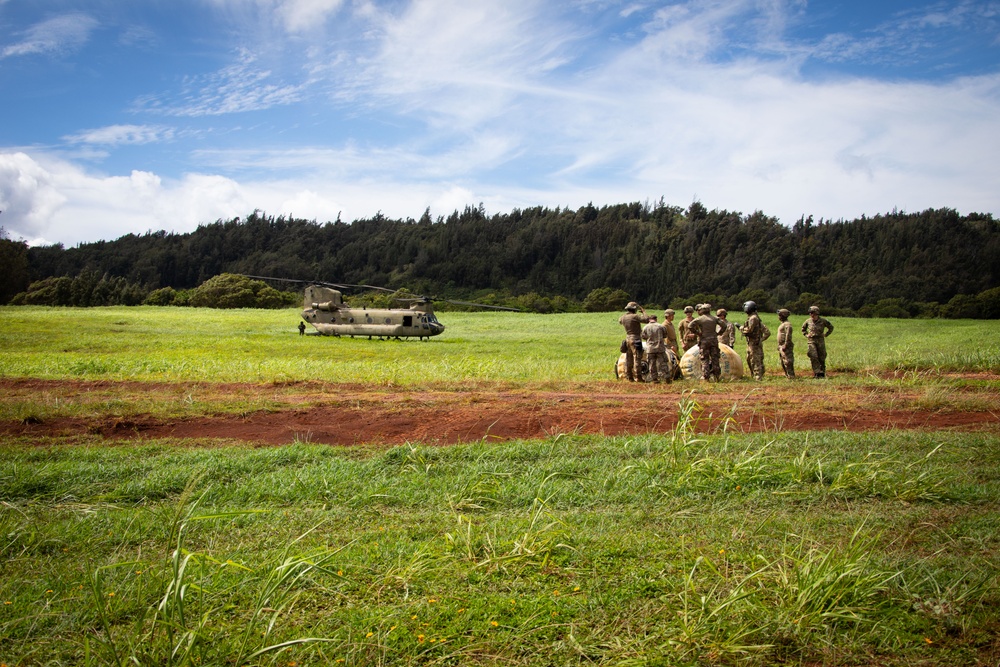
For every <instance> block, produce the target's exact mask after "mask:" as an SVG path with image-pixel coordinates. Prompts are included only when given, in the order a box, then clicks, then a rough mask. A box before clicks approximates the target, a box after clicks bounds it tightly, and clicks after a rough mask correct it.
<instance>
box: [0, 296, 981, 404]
mask: <svg viewBox="0 0 1000 667" xmlns="http://www.w3.org/2000/svg"><path fill="white" fill-rule="evenodd" d="M617 317H618V314H617V313H587V314H562V315H536V314H527V313H505V312H483V313H442V314H441V320H442V321H443V322H445V324H446V325H447V327H448V329H447V330H446V331H445V333H444V334H442V335H441V336H438V337H436V338H433V339H431V340H429V341H423V342H421V341H417V340H406V341H378V340H374V341H369V340H368V339H367V338H363V339H350V338H340V339H336V338H326V337H318V336H304V337H300V336H298V335H297V331H296V329H295V327H296V324H297V322H298V311H297V310H291V309H290V310H281V311H268V310H236V311H218V310H207V309H190V308H154V307H135V308H87V309H74V308H33V307H17V308H15V307H2V308H0V346H2V349H3V350H4V354H3V356H2V357H0V376H6V377H35V378H79V379H111V380H122V379H134V380H142V381H158V380H166V381H177V380H184V381H194V382H293V381H302V380H321V381H328V382H336V383H351V382H359V383H364V384H366V385H369V386H372V385H374V386H406V385H426V384H429V383H443V384H447V383H457V382H462V381H467V380H475V381H484V382H503V383H528V384H535V385H538V384H551V383H559V384H565V383H567V382H574V383H586V382H593V381H601V380H608V379H610V378H611V377H612V375H613V367H614V362H615V360H616V359H617V357H618V351H617V350H618V343H619V342H620V340H621V339H622V337H623V332H622V330H621V327H620V326H619V325H618V323H617ZM764 320H765V321H766V322H767V324H768V326H769V327H770V328H771V330H772V331H776V330H777V319H776V318H775V317H774V316H771V315H765V316H764ZM801 320H802V318H795V325H796V326H798V325H799V324H800V323H801ZM831 321H832V322H833V323H834V325H835V327H836V330H835V331H834V333H833V335H832V336H831V337H830V338H829V339H828V351H829V361H828V368H829V370H830V371H831V372H832V373H837V372H841V373H844V372H850V373H856V374H864V373H866V372H885V371H903V372H932V373H940V372H950V371H965V372H972V371H990V372H993V373H996V372H998V371H1000V343H998V341H1000V338H998V337H997V336H995V335H993V327H994V323H992V322H985V321H969V320H965V321H954V320H947V321H946V320H909V321H906V320H862V319H846V318H831ZM775 345H776V343H775V342H774V339H772V340H769V341H768V342H766V343H765V355H766V356H765V363H766V365H767V367H768V368H769V369H770V371H771V372H772V373H776V372H777V352H776V348H775ZM737 348H738V351H739V352H741V353H743V349H742V348H743V344H742V341H739V342H737ZM805 351H806V346H805V339H804V338H802V337H801V335H799V334H798V333H797V332H796V362H797V367H798V369H799V370H800V372H802V373H807V372H808V369H809V360H808V359H807V358H806V355H805Z"/></svg>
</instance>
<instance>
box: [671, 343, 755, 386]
mask: <svg viewBox="0 0 1000 667" xmlns="http://www.w3.org/2000/svg"><path fill="white" fill-rule="evenodd" d="M719 367H720V368H721V369H722V379H723V380H739V379H740V378H741V377H743V359H741V358H740V355H738V354H736V350H734V349H733V348H731V347H729V346H728V345H726V344H725V343H719ZM681 374H682V375H683V376H684V379H686V380H700V379H701V348H699V347H698V346H697V345H695V346H694V347H692V348H691V349H690V350H688V351H687V352H685V353H684V356H683V357H681Z"/></svg>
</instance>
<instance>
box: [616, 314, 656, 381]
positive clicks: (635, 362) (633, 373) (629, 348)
mask: <svg viewBox="0 0 1000 667" xmlns="http://www.w3.org/2000/svg"><path fill="white" fill-rule="evenodd" d="M636 310H641V311H642V315H639V314H637V313H636V312H635V311H636ZM647 322H649V317H648V316H647V315H646V311H645V309H643V308H642V306H640V305H639V304H637V303H636V302H635V301H629V302H628V305H626V306H625V314H624V315H622V316H621V317H619V318H618V324H620V325H622V326H623V327H625V374H626V375H627V377H628V379H629V382H642V381H643V380H642V325H643V324H646V323H647Z"/></svg>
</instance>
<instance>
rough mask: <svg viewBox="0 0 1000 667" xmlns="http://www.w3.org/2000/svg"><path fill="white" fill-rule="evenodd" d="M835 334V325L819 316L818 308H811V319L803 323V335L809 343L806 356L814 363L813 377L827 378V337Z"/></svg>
mask: <svg viewBox="0 0 1000 667" xmlns="http://www.w3.org/2000/svg"><path fill="white" fill-rule="evenodd" d="M832 333H833V325H832V324H830V322H829V321H828V320H827V319H826V318H823V317H820V316H819V307H818V306H809V319H808V320H806V321H805V322H803V323H802V335H803V336H805V337H806V339H807V340H808V341H809V349H808V350H807V351H806V354H807V355H808V356H809V361H811V362H812V369H813V377H818V378H825V377H826V337H827V336H829V335H830V334H832Z"/></svg>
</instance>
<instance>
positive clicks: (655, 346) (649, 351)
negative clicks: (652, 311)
mask: <svg viewBox="0 0 1000 667" xmlns="http://www.w3.org/2000/svg"><path fill="white" fill-rule="evenodd" d="M666 335H667V330H666V328H664V326H663V325H662V324H660V323H659V322H657V321H656V315H650V316H649V324H647V325H646V326H644V327H643V328H642V339H643V340H644V341H646V365H647V366H648V367H649V379H650V380H652V381H653V382H657V383H658V382H659V381H660V376H662V377H663V380H664V382H670V380H671V379H672V378H671V377H670V372H669V371H668V365H667V359H666V357H667V346H666Z"/></svg>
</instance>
